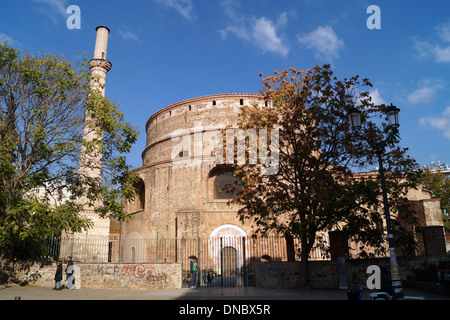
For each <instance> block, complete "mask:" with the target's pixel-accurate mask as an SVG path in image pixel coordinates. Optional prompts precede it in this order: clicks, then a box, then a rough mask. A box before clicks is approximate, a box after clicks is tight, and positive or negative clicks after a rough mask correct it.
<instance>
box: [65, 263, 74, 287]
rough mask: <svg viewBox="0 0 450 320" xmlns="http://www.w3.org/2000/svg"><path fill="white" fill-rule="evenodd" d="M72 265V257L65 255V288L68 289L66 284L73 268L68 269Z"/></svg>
mask: <svg viewBox="0 0 450 320" xmlns="http://www.w3.org/2000/svg"><path fill="white" fill-rule="evenodd" d="M70 266H73V261H72V257H71V256H68V257H67V267H66V270H65V272H66V289H69V286H68V285H67V282H68V280H69V278H70V276H71V275H72V274H73V268H72V269H71V270H69V267H70Z"/></svg>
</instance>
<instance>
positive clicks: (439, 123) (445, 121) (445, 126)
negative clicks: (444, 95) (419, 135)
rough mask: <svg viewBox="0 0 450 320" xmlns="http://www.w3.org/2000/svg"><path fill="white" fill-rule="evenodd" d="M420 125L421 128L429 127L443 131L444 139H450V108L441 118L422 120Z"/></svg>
mask: <svg viewBox="0 0 450 320" xmlns="http://www.w3.org/2000/svg"><path fill="white" fill-rule="evenodd" d="M419 123H420V125H421V126H428V127H431V128H434V129H438V130H440V131H442V132H443V134H444V137H445V138H447V139H450V106H449V107H447V108H446V109H445V110H444V112H442V115H441V116H438V117H425V118H421V119H420V120H419Z"/></svg>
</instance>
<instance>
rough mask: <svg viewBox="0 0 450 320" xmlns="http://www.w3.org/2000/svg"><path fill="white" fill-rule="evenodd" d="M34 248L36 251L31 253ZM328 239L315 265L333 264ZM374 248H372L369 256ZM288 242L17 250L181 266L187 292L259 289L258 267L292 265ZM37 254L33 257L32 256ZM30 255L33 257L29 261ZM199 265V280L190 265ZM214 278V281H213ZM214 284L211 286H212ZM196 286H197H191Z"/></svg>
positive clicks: (61, 242)
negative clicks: (319, 262) (210, 287)
mask: <svg viewBox="0 0 450 320" xmlns="http://www.w3.org/2000/svg"><path fill="white" fill-rule="evenodd" d="M293 244H294V246H293V251H294V252H295V260H296V261H300V252H301V245H300V241H299V239H294V243H293ZM30 245H34V247H33V248H30ZM329 248H330V243H329V237H328V234H324V235H322V236H319V237H317V239H316V245H315V247H314V248H313V249H312V250H311V252H310V255H309V259H310V260H329V259H330V253H329V251H330V250H329ZM349 249H350V251H349V254H350V255H349V258H357V257H358V256H359V255H361V252H362V251H361V250H363V248H362V246H360V245H358V244H355V243H349ZM368 249H370V248H366V250H368ZM287 251H288V250H287V245H286V239H285V238H284V237H231V236H226V237H219V238H205V239H202V238H197V239H185V238H182V239H90V238H69V239H60V238H52V239H46V240H45V241H41V242H40V243H34V244H29V243H28V244H27V245H26V246H24V245H22V246H17V248H16V251H15V255H16V256H17V257H18V258H28V259H29V258H33V259H47V260H53V261H56V260H66V259H67V257H68V256H71V257H72V260H73V261H75V262H77V263H133V264H146V263H173V262H178V263H181V266H182V270H183V286H185V287H187V286H190V285H191V284H193V285H197V286H208V285H213V286H217V285H219V286H253V285H255V266H256V262H276V261H288V253H287ZM30 254H32V256H30ZM27 255H28V256H27ZM191 260H195V261H196V262H197V265H198V271H197V273H196V278H195V279H194V280H193V274H191V272H190V261H191ZM208 274H210V275H211V276H212V278H213V279H212V280H211V278H209V279H208ZM208 280H210V281H208ZM191 282H193V283H191Z"/></svg>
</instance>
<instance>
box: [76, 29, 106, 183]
mask: <svg viewBox="0 0 450 320" xmlns="http://www.w3.org/2000/svg"><path fill="white" fill-rule="evenodd" d="M96 30H97V40H96V42H95V50H94V58H93V59H92V60H91V61H90V62H89V69H90V71H91V78H92V80H91V84H90V86H91V90H92V91H98V92H100V94H101V95H102V96H103V97H104V96H105V85H106V74H107V73H108V72H109V70H111V67H112V65H111V62H109V61H108V60H106V53H107V50H108V36H109V29H108V28H106V27H103V26H100V27H97V29H96ZM85 121H86V123H85V129H84V135H83V139H84V141H88V142H90V141H94V140H95V139H99V140H101V139H102V135H101V134H99V133H98V132H97V133H96V132H94V131H93V129H92V126H90V125H89V124H93V125H94V127H95V123H93V121H94V120H92V116H91V114H90V113H89V112H86V120H85ZM101 170H102V155H101V153H97V154H96V153H92V152H91V153H89V154H87V153H86V150H85V149H84V148H83V149H82V151H81V158H80V166H79V173H80V174H82V175H87V176H89V177H91V178H95V179H98V180H99V183H101V174H102V172H101Z"/></svg>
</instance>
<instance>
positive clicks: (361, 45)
mask: <svg viewBox="0 0 450 320" xmlns="http://www.w3.org/2000/svg"><path fill="white" fill-rule="evenodd" d="M1 1H2V4H1V12H0V16H1V19H0V35H4V36H6V37H8V38H9V39H10V40H11V41H12V43H13V44H14V45H16V46H17V47H19V48H21V49H26V50H29V51H31V52H33V53H34V52H37V51H43V52H52V53H55V54H58V55H65V56H67V57H69V58H76V57H78V52H87V53H88V55H89V57H90V58H91V57H92V55H93V51H94V43H95V36H96V34H95V28H96V26H98V25H105V26H107V27H109V28H110V29H111V34H110V38H109V47H108V60H110V61H111V62H112V64H113V68H112V70H111V71H110V73H109V74H108V79H107V88H106V94H107V96H108V97H110V98H111V99H113V100H115V101H117V102H119V103H120V105H121V106H122V111H124V112H125V115H126V118H127V120H128V121H130V122H131V123H132V124H133V125H134V126H137V127H140V138H139V141H138V143H137V144H136V145H135V147H134V148H133V150H132V153H131V154H130V156H129V161H130V163H131V164H132V165H133V166H134V167H139V166H141V164H142V161H141V152H142V150H143V149H144V148H145V132H144V129H145V123H146V121H147V119H148V118H149V117H150V116H151V115H152V114H153V113H154V112H156V111H158V110H159V109H161V108H164V107H165V106H167V105H170V104H172V103H174V102H177V101H180V100H185V99H189V98H194V97H198V96H203V95H209V94H217V93H241V92H242V93H258V92H259V90H260V89H261V79H260V77H259V76H258V74H259V73H260V72H261V73H263V74H264V75H269V74H272V73H273V71H274V70H280V71H281V70H283V69H287V68H289V67H291V66H292V67H295V68H296V69H307V68H312V67H314V66H315V65H323V64H324V63H331V65H332V67H333V69H334V71H335V72H336V74H337V76H338V77H339V78H344V77H351V76H354V75H360V76H361V77H367V78H369V79H370V80H371V82H372V84H373V89H372V96H373V98H374V99H375V101H380V102H385V103H393V104H394V105H396V106H397V107H399V108H400V109H401V113H400V120H401V127H400V134H401V137H402V145H403V146H406V147H408V148H410V155H411V156H412V157H414V158H415V159H416V160H417V161H418V163H419V164H420V165H422V166H423V165H427V164H429V163H430V161H438V160H439V161H440V162H441V163H450V90H449V89H450V77H449V73H450V3H449V2H448V1H442V0H428V1H402V0H396V1H375V0H373V1H363V0H361V1H358V0H352V1H350V0H345V1H333V0H316V1H313V0H282V1H273V0H131V1H119V0H110V1H105V0H95V1H86V0H78V1H77V0H18V1H6V0H1ZM70 5H77V6H78V7H79V8H80V10H81V29H72V30H71V29H68V28H67V19H68V18H69V17H70V14H68V13H67V12H66V10H67V8H68V7H69V6H70ZM370 5H377V6H378V7H379V8H380V12H381V14H380V17H381V29H369V28H368V27H367V24H366V22H367V20H368V19H369V18H370V17H371V13H372V12H370V13H367V8H368V7H369V6H370Z"/></svg>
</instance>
